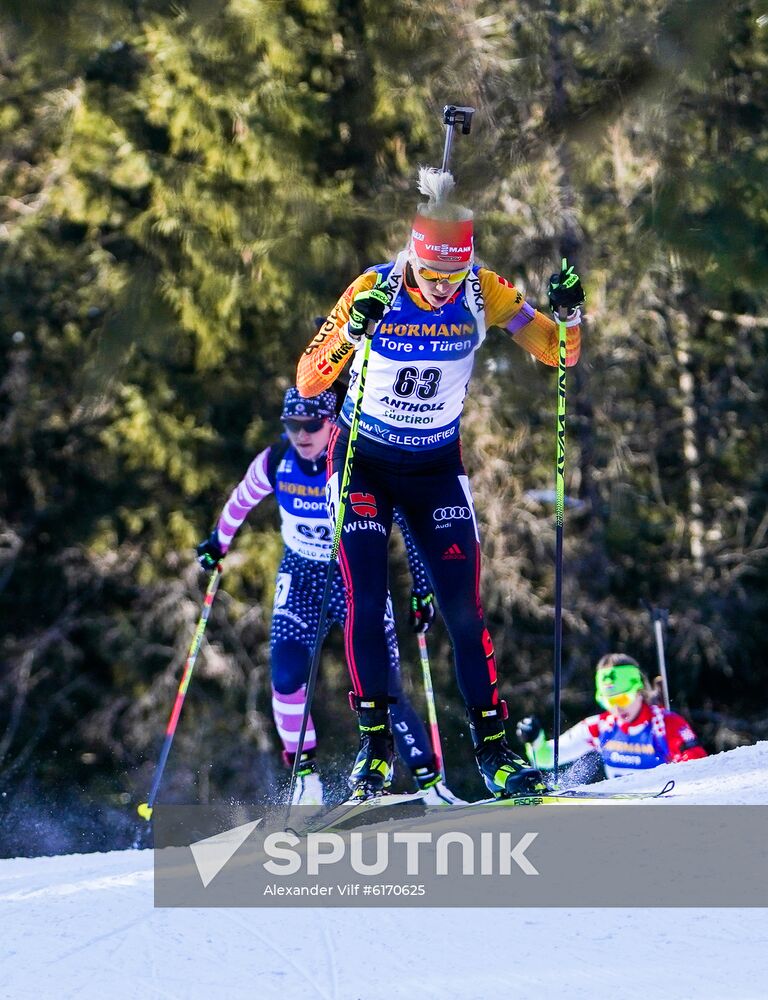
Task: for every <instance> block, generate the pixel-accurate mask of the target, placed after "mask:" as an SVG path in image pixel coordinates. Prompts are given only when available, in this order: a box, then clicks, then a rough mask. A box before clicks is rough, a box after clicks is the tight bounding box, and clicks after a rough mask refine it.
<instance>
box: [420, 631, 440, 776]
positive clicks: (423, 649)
mask: <svg viewBox="0 0 768 1000" xmlns="http://www.w3.org/2000/svg"><path fill="white" fill-rule="evenodd" d="M418 639H419V656H420V658H421V672H422V674H423V676H424V694H425V695H426V699H427V718H428V719H429V737H430V742H431V743H432V753H433V754H434V755H435V767H436V768H437V770H438V771H439V772H440V775H441V777H442V779H443V781H445V763H444V760H443V748H442V745H441V743H440V727H439V726H438V724H437V708H436V706H435V692H434V691H433V689H432V671H431V670H430V669H429V652H428V651H427V637H426V636H425V635H423V634H422V633H419V636H418Z"/></svg>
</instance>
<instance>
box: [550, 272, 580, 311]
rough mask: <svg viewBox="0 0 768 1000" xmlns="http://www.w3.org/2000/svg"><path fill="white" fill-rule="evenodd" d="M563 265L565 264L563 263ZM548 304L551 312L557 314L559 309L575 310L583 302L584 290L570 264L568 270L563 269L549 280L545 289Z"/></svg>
mask: <svg viewBox="0 0 768 1000" xmlns="http://www.w3.org/2000/svg"><path fill="white" fill-rule="evenodd" d="M563 263H564V264H565V263H567V262H566V261H563ZM547 295H548V296H549V304H550V306H551V308H552V312H554V313H557V312H558V311H559V310H560V309H561V308H565V309H567V310H568V311H569V312H570V310H571V309H575V308H576V306H580V305H581V303H582V302H583V301H584V289H583V288H582V287H581V278H580V277H579V276H578V274H576V271H575V270H574V268H573V264H571V266H570V267H568V268H563V270H562V271H561V272H560V273H559V274H553V275H552V277H551V278H550V279H549V288H548V289H547Z"/></svg>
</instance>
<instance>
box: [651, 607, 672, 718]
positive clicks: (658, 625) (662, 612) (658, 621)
mask: <svg viewBox="0 0 768 1000" xmlns="http://www.w3.org/2000/svg"><path fill="white" fill-rule="evenodd" d="M648 610H649V612H650V615H651V622H652V623H653V634H654V637H655V639H656V660H657V662H658V664H659V674H660V676H661V693H662V695H663V696H664V708H666V710H667V711H669V709H670V706H669V684H668V682H667V661H666V658H665V656H664V626H665V625H667V624H668V623H669V611H668V610H667V609H666V608H653V607H649V608H648Z"/></svg>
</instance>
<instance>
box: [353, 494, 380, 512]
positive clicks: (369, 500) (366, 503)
mask: <svg viewBox="0 0 768 1000" xmlns="http://www.w3.org/2000/svg"><path fill="white" fill-rule="evenodd" d="M349 502H350V503H351V504H352V510H353V511H354V512H355V513H356V514H359V515H360V517H376V514H377V510H376V497H375V496H374V495H373V493H350V494H349Z"/></svg>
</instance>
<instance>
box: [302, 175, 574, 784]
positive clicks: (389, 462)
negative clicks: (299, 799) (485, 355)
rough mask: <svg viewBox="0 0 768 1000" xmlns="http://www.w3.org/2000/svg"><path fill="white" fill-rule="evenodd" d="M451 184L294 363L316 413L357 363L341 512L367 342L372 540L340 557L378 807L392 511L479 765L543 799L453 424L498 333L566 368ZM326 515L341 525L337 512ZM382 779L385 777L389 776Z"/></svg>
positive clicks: (363, 763) (347, 413)
mask: <svg viewBox="0 0 768 1000" xmlns="http://www.w3.org/2000/svg"><path fill="white" fill-rule="evenodd" d="M452 188H453V178H452V176H451V174H450V173H448V172H447V171H440V170H432V169H427V168H422V170H421V171H420V178H419V189H420V191H421V193H422V194H424V195H426V196H427V198H428V200H427V202H426V203H424V204H422V205H420V206H419V208H418V212H417V215H416V217H415V219H414V221H413V227H412V232H411V238H410V241H409V244H408V247H407V249H406V250H404V251H403V252H402V253H400V254H399V255H398V256H397V258H396V259H395V260H393V261H390V262H389V263H386V264H379V265H376V266H375V267H372V268H370V269H369V270H368V271H366V272H365V273H364V274H362V275H361V276H360V277H358V278H356V279H355V280H354V281H353V282H352V284H351V285H350V286H349V287H348V288H347V290H346V291H345V292H344V294H343V295H342V297H341V298H340V299H339V301H338V302H337V304H336V306H335V308H334V309H333V311H332V312H331V314H330V316H329V317H328V319H327V320H326V322H325V323H324V324H323V326H322V327H321V328H320V330H319V332H318V333H317V335H316V336H315V338H314V339H313V340H312V342H311V343H310V344H309V346H308V347H307V349H306V351H305V352H304V354H303V356H302V357H301V359H300V361H299V366H298V374H297V385H298V388H299V391H300V392H301V394H302V396H304V397H305V398H310V397H313V396H315V395H316V394H317V393H319V392H322V391H323V390H324V389H326V388H327V387H328V386H329V385H330V384H331V383H332V382H333V380H334V379H335V378H336V377H337V376H338V374H339V372H340V371H341V369H342V368H343V367H344V366H345V365H346V364H347V362H348V361H349V360H350V359H351V358H353V359H354V360H353V363H352V368H351V375H350V380H349V391H348V393H347V397H346V399H345V401H344V405H343V407H342V411H341V415H340V422H339V426H338V428H337V429H336V430H334V433H333V435H332V437H331V444H330V449H329V482H328V488H329V502H330V503H331V504H332V505H333V504H335V503H337V494H338V492H339V489H340V475H341V469H342V467H343V463H344V458H345V454H346V450H347V441H348V433H349V428H350V421H351V416H352V411H353V406H354V402H355V399H356V392H357V382H358V378H359V376H360V371H361V367H362V358H363V352H362V350H361V349H360V348H361V345H362V344H363V342H364V337H365V336H370V337H371V338H372V340H371V347H370V359H369V364H368V369H367V376H366V381H365V393H364V400H363V407H362V415H361V419H360V424H359V437H358V439H357V442H356V446H355V453H354V461H353V465H352V474H351V486H350V490H351V492H352V493H364V494H366V496H367V497H368V504H369V509H368V511H367V513H366V524H367V525H368V526H369V527H372V526H373V525H374V524H375V525H377V526H379V530H366V531H361V530H358V528H359V527H360V526H361V524H362V519H361V517H360V516H359V515H358V513H357V512H356V511H355V510H354V507H352V508H348V509H347V512H346V520H345V525H344V533H343V535H342V541H341V547H340V551H339V559H340V566H341V570H342V574H343V576H344V582H345V584H346V588H347V600H348V601H349V604H350V611H349V614H348V615H347V623H346V648H347V657H348V662H349V668H350V673H351V676H352V684H353V687H354V697H355V699H356V702H355V704H356V706H357V709H358V717H359V724H360V751H359V754H358V757H357V760H356V762H355V765H354V768H353V771H352V775H351V777H350V784H351V786H352V796H353V798H367V797H370V796H373V795H377V794H379V793H380V791H381V789H382V787H383V784H384V781H385V777H386V771H387V768H388V766H389V764H390V762H391V760H392V754H393V743H392V734H391V722H390V716H389V711H388V706H387V675H388V653H387V641H386V635H385V631H384V625H383V621H384V609H385V606H386V601H387V540H388V537H389V533H390V530H391V527H392V515H393V510H394V508H395V507H396V506H397V507H398V508H399V509H400V510H401V511H402V514H403V515H404V517H405V520H406V522H407V524H408V527H409V529H410V531H411V533H412V535H413V538H414V541H415V543H416V547H417V549H418V552H419V555H420V556H421V558H422V559H423V561H424V563H425V564H426V567H427V572H428V575H429V579H430V582H431V584H432V587H433V589H434V592H435V594H436V597H437V601H438V605H439V607H440V610H441V612H442V614H443V617H444V619H445V623H446V626H447V628H448V631H449V633H450V636H451V641H452V644H453V651H454V657H455V664H456V672H457V677H458V683H459V688H460V691H461V694H462V696H463V698H464V701H465V703H466V706H467V712H468V716H469V724H470V729H471V733H472V739H473V744H474V748H475V758H476V761H477V765H478V768H479V770H480V773H481V775H482V777H483V779H484V781H485V784H486V785H487V787H488V788H489V789H490V791H491V792H493V794H494V795H509V794H515V793H519V792H525V791H530V790H535V789H538V788H540V787H541V786H542V778H541V774H540V772H539V771H538V770H537V769H536V768H533V767H531V766H529V765H528V764H527V763H526V762H525V761H523V760H521V759H520V758H519V757H518V756H516V755H515V754H513V753H512V751H511V750H510V748H509V746H508V745H507V741H506V736H505V731H504V719H505V718H506V717H507V711H506V705H505V704H504V702H503V701H501V700H500V699H499V695H498V691H497V679H496V663H495V659H494V651H493V644H492V642H491V637H490V636H489V634H488V630H487V629H486V626H485V620H484V615H483V608H482V604H481V601H480V593H479V580H480V546H479V535H478V530H477V521H476V518H475V509H474V504H473V501H472V494H471V491H470V486H469V480H468V478H467V475H466V473H465V471H464V466H463V463H462V458H461V445H460V441H459V420H460V417H461V412H462V408H463V404H464V397H465V395H466V392H467V387H468V383H469V380H470V376H471V373H472V365H473V361H474V355H475V352H476V351H477V349H478V348H479V347H480V345H481V344H482V342H483V340H484V339H485V334H486V330H487V328H488V327H491V326H498V327H500V328H501V329H502V330H504V331H505V332H506V334H507V335H508V336H510V337H512V339H513V340H514V341H515V342H516V343H518V344H519V345H520V346H521V347H522V348H523V349H524V350H525V351H528V352H530V353H531V354H533V355H534V356H535V357H536V358H538V359H539V360H540V361H543V362H544V364H547V365H552V366H556V365H557V363H558V332H557V326H556V324H555V323H554V322H553V320H552V319H550V318H549V317H547V316H545V315H543V314H542V313H541V312H539V311H537V310H536V309H535V308H534V307H533V306H532V305H530V304H529V303H528V302H526V301H525V299H524V298H523V296H522V294H521V293H520V292H519V291H518V290H517V289H516V288H515V287H514V286H513V285H512V284H510V282H509V281H507V280H506V279H505V278H502V277H500V276H499V275H498V274H496V273H494V272H493V271H491V270H488V269H487V268H484V267H481V266H479V265H477V264H475V263H474V259H473V258H474V248H473V223H472V213H471V212H470V211H469V210H467V209H464V208H461V207H460V206H457V205H454V204H452V203H451V202H450V200H449V195H450V193H451V190H452ZM583 299H584V295H583V292H582V288H581V282H580V281H579V278H578V276H577V275H576V274H575V272H574V271H573V268H569V269H568V270H567V271H563V272H561V273H560V274H558V275H553V277H552V279H551V280H550V286H549V301H550V305H551V307H552V308H553V309H555V310H557V309H559V308H560V307H565V308H566V309H568V310H569V312H568V319H567V322H566V326H567V328H568V330H567V354H566V363H567V364H568V365H574V364H575V363H576V361H577V360H578V357H579V351H580V344H581V333H580V312H579V305H580V304H581V303H582V302H583ZM333 509H338V508H337V507H335V508H333ZM382 761H384V762H385V763H384V764H382V763H381V762H382Z"/></svg>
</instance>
